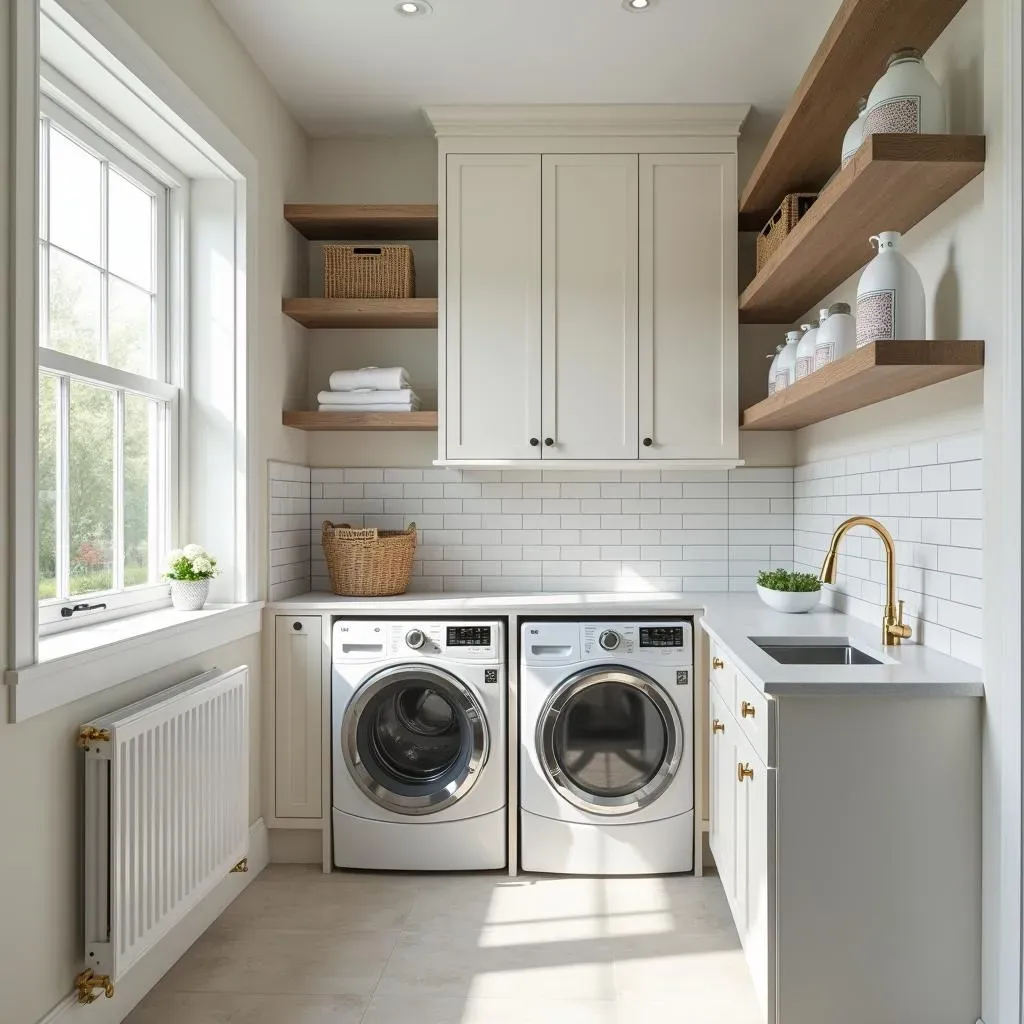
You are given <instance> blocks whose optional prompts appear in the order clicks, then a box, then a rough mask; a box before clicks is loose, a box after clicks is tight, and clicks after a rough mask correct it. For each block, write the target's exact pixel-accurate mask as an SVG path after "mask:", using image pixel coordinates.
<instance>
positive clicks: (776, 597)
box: [757, 583, 821, 614]
mask: <svg viewBox="0 0 1024 1024" xmlns="http://www.w3.org/2000/svg"><path fill="white" fill-rule="evenodd" d="M757 593H758V596H759V597H760V598H761V600H762V601H764V603H765V604H766V605H768V607H769V608H774V609H775V611H777V612H788V613H790V614H797V613H799V612H809V611H810V610H811V609H812V608H814V607H815V606H816V605H817V603H818V602H819V601H820V600H821V591H820V590H807V591H790V590H769V589H768V588H767V587H762V586H761V584H760V583H759V584H758V585H757Z"/></svg>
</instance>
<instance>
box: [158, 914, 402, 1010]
mask: <svg viewBox="0 0 1024 1024" xmlns="http://www.w3.org/2000/svg"><path fill="white" fill-rule="evenodd" d="M398 935H399V933H398V932H396V931H362V932H360V931H351V932H336V933H333V934H331V935H330V936H325V935H323V934H321V933H318V932H308V931H298V932H296V931H282V930H278V929H269V928H264V929H253V930H249V931H228V930H227V929H216V930H213V931H209V932H207V933H206V934H205V935H204V936H203V937H202V938H201V939H200V940H199V941H198V942H197V943H196V944H195V945H194V946H192V948H191V949H190V950H189V951H188V952H187V953H186V954H185V955H184V956H183V957H182V958H181V959H180V960H179V961H178V962H177V964H175V965H174V967H173V968H172V970H171V972H170V973H169V974H168V981H169V983H170V984H171V987H172V988H175V989H177V990H178V991H181V992H259V993H270V994H285V993H306V994H320V995H355V996H361V995H369V994H370V993H371V992H372V991H373V989H374V986H375V985H376V984H377V981H378V980H379V978H380V974H381V970H382V969H383V967H384V963H385V962H386V960H387V958H388V956H389V954H390V953H391V950H392V949H393V948H394V945H395V942H396V940H397V939H398Z"/></svg>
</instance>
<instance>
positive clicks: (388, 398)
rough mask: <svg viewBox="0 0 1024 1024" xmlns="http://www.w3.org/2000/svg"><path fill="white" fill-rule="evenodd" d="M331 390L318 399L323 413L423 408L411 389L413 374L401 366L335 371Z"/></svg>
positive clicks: (323, 392)
mask: <svg viewBox="0 0 1024 1024" xmlns="http://www.w3.org/2000/svg"><path fill="white" fill-rule="evenodd" d="M330 388H331V390H330V391H321V392H320V393H319V394H318V395H317V396H316V398H317V402H318V403H319V406H320V412H342V411H348V412H413V411H414V410H415V409H418V408H419V407H420V400H419V397H418V396H417V394H416V392H415V391H413V389H412V388H411V387H409V374H408V373H407V372H406V370H405V368H404V367H401V366H364V367H363V368H362V369H361V370H335V371H334V373H332V374H331V380H330Z"/></svg>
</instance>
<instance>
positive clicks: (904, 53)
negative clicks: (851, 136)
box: [864, 47, 948, 138]
mask: <svg viewBox="0 0 1024 1024" xmlns="http://www.w3.org/2000/svg"><path fill="white" fill-rule="evenodd" d="M947 130H948V129H947V128H946V103H945V101H944V100H943V98H942V89H941V88H939V83H938V82H936V81H935V79H934V77H933V76H932V73H931V72H930V71H929V70H928V69H927V68H926V67H925V65H924V61H923V60H922V59H921V51H920V50H915V49H914V48H913V47H909V48H907V49H905V50H897V51H896V52H895V53H894V54H892V56H891V57H890V58H889V60H888V61H887V62H886V72H885V74H884V75H882V77H881V78H880V79H879V80H878V81H877V82H876V83H875V86H874V88H873V89H872V90H871V93H870V95H869V96H868V109H867V113H866V116H865V120H864V137H865V138H867V137H868V136H869V135H880V134H883V133H886V132H892V133H897V134H903V135H908V134H909V135H917V134H920V133H924V134H926V135H942V134H945V132H946V131H947Z"/></svg>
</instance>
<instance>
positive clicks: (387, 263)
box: [324, 245, 416, 299]
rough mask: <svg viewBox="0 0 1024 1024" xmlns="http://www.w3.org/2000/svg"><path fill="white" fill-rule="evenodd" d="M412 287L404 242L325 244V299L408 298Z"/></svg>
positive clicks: (413, 277) (408, 252) (409, 259)
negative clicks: (396, 243)
mask: <svg viewBox="0 0 1024 1024" xmlns="http://www.w3.org/2000/svg"><path fill="white" fill-rule="evenodd" d="M415 291H416V270H415V267H414V265H413V260H412V249H411V248H409V246H407V245H325V246H324V296H325V297H326V298H328V299H411V298H412V297H413V295H414V294H415Z"/></svg>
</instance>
